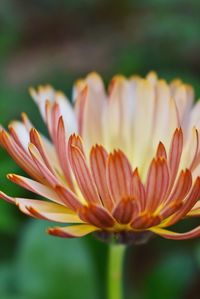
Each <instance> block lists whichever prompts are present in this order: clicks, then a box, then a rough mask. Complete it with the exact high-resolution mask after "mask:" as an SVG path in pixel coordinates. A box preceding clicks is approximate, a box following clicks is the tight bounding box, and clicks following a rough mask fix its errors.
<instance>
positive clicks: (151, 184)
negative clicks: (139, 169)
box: [146, 158, 169, 213]
mask: <svg viewBox="0 0 200 299" xmlns="http://www.w3.org/2000/svg"><path fill="white" fill-rule="evenodd" d="M168 185H169V171H168V166H167V161H166V160H165V159H164V158H157V159H153V161H152V163H151V165H150V168H149V172H148V176H147V183H146V211H147V212H149V213H152V212H154V211H155V210H156V209H157V208H158V207H159V205H160V204H161V203H162V201H163V198H164V197H165V195H166V192H167V189H168Z"/></svg>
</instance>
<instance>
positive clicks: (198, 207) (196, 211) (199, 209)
mask: <svg viewBox="0 0 200 299" xmlns="http://www.w3.org/2000/svg"><path fill="white" fill-rule="evenodd" d="M187 216H188V217H198V216H200V200H199V201H198V202H197V203H196V204H195V205H194V207H193V208H192V210H191V211H190V212H189V213H188V214H187Z"/></svg>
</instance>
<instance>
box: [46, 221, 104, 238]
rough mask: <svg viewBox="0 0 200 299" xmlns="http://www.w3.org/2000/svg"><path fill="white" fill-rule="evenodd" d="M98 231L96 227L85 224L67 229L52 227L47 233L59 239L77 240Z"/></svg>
mask: <svg viewBox="0 0 200 299" xmlns="http://www.w3.org/2000/svg"><path fill="white" fill-rule="evenodd" d="M97 230H99V229H98V228H97V227H95V226H92V225H87V224H82V225H73V226H67V227H54V228H50V229H48V233H49V234H50V235H53V236H57V237H61V238H79V237H83V236H86V235H88V234H90V233H93V232H94V231H97Z"/></svg>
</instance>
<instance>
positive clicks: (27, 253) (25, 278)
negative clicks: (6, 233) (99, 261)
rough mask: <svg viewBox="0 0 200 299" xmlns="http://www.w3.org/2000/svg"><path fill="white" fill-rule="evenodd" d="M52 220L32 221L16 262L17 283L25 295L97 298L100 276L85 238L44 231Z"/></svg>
mask: <svg viewBox="0 0 200 299" xmlns="http://www.w3.org/2000/svg"><path fill="white" fill-rule="evenodd" d="M49 225H50V226H52V223H51V224H49V223H47V222H40V221H36V222H32V223H31V224H30V226H29V227H28V228H27V229H26V232H25V234H23V239H22V243H21V246H20V248H19V256H18V262H17V271H18V275H17V276H16V279H17V283H16V284H17V286H18V288H19V290H20V293H22V294H23V295H24V296H25V297H26V298H29V299H31V298H33V299H35V298H37V299H51V298H52V299H55V298H59V299H62V298H63V299H66V298H73V299H80V298H87V299H95V298H98V296H97V294H98V292H97V276H96V271H95V268H94V264H93V260H92V258H91V257H92V255H91V254H90V252H89V247H88V246H87V243H86V241H85V240H83V239H74V240H67V239H59V238H53V237H50V236H48V235H46V234H45V232H44V230H45V228H47V227H48V226H49Z"/></svg>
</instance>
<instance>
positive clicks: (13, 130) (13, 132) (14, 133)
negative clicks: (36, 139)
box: [9, 125, 26, 153]
mask: <svg viewBox="0 0 200 299" xmlns="http://www.w3.org/2000/svg"><path fill="white" fill-rule="evenodd" d="M9 132H10V135H11V136H12V138H13V139H14V141H15V142H16V143H17V144H18V146H19V147H20V148H21V150H22V151H24V152H25V153H26V150H25V149H24V147H23V144H22V143H21V141H20V139H19V137H18V135H17V133H16V132H15V129H14V128H13V127H12V125H10V126H9Z"/></svg>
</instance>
